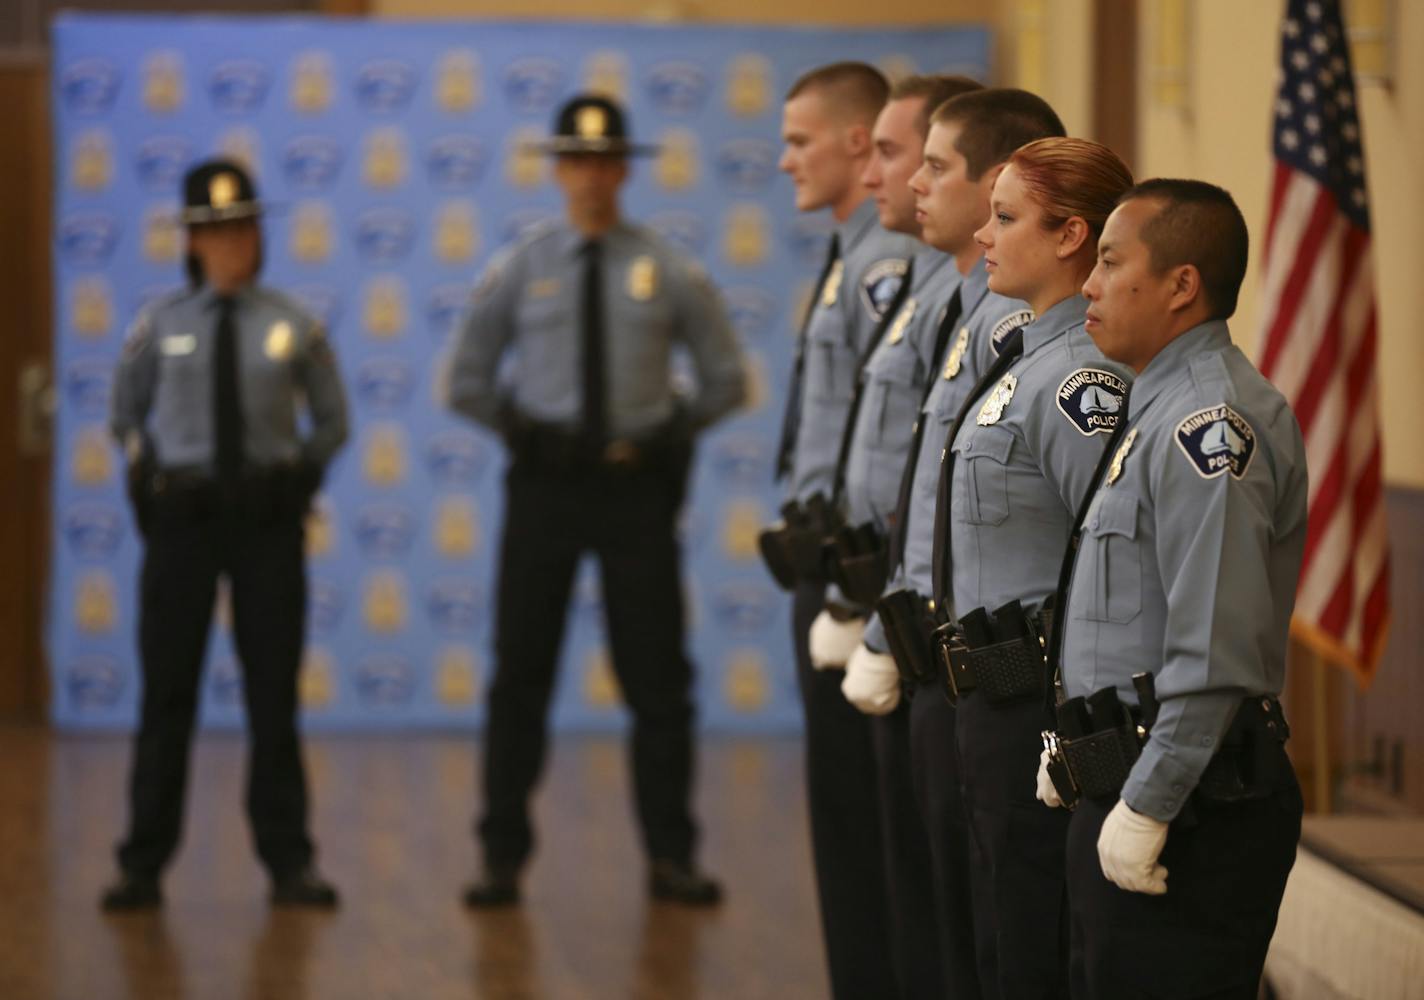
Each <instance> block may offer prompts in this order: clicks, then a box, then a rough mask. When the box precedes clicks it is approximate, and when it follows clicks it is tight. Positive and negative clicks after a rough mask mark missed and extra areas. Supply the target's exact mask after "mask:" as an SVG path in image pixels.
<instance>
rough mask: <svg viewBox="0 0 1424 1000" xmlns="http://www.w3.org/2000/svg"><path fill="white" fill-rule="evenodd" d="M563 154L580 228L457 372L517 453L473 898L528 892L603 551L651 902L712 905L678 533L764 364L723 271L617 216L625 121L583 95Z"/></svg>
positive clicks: (468, 342) (483, 295)
mask: <svg viewBox="0 0 1424 1000" xmlns="http://www.w3.org/2000/svg"><path fill="white" fill-rule="evenodd" d="M547 150H548V152H550V153H552V154H554V155H555V156H556V157H557V159H556V162H555V166H554V177H555V180H556V181H557V182H558V184H559V187H560V188H561V189H562V190H563V193H564V199H565V206H566V210H567V215H566V218H565V219H564V220H562V221H560V222H558V223H551V224H549V225H547V226H542V227H540V228H539V229H537V230H536V231H534V232H533V233H531V234H529V235H527V236H525V237H524V238H522V239H521V240H520V241H519V243H518V245H516V246H515V247H513V248H512V249H510V250H508V251H506V252H504V253H502V254H500V255H499V257H497V258H496V259H495V260H494V261H493V262H492V263H491V264H490V266H489V268H488V270H487V271H486V273H485V275H484V277H483V278H482V279H481V281H480V284H479V288H478V290H477V291H476V292H475V296H474V301H473V303H472V304H471V306H470V309H469V312H468V314H467V315H466V317H465V320H464V323H463V326H462V327H461V328H460V329H459V330H458V331H457V332H456V334H455V338H454V347H453V352H452V357H451V364H450V371H449V403H450V406H451V407H452V408H453V409H455V410H456V411H458V412H459V413H461V414H463V415H465V416H467V417H469V418H471V419H473V420H476V421H478V422H480V423H482V424H484V425H486V426H487V427H491V428H493V429H495V430H496V431H498V432H499V433H500V434H501V435H502V436H503V437H504V440H505V443H506V445H507V447H508V449H509V452H510V457H511V462H510V466H509V473H508V478H507V482H506V505H505V522H504V539H503V542H502V545H501V553H500V569H499V598H498V605H497V612H496V623H495V657H496V666H495V676H494V682H493V684H492V685H491V688H490V701H489V724H488V729H487V731H486V740H485V759H484V775H485V779H484V794H485V809H484V815H483V816H482V818H481V819H480V823H479V834H480V838H481V840H482V842H483V848H484V871H483V873H482V875H481V876H480V877H479V878H478V879H477V880H476V881H475V882H474V883H473V884H472V885H471V886H470V887H469V888H468V890H467V891H466V893H465V902H466V903H467V904H468V905H470V906H491V905H503V904H509V903H513V902H516V901H517V900H518V898H519V876H520V872H521V870H522V868H523V867H524V864H525V862H526V861H527V860H528V858H529V856H530V854H531V852H532V850H533V847H534V833H533V829H532V827H531V825H530V821H529V797H530V794H531V793H532V791H533V788H534V785H535V783H536V782H537V780H538V778H539V773H540V771H541V770H542V767H543V763H544V753H545V743H546V732H545V729H546V724H547V714H548V707H549V697H550V694H551V692H552V690H553V684H554V672H555V667H556V666H557V660H558V655H559V647H560V644H561V641H562V639H563V632H564V620H565V617H566V611H567V608H568V603H569V594H570V590H571V588H572V586H573V582H574V574H575V570H576V569H577V568H578V564H579V560H580V559H581V557H582V556H583V555H584V553H586V552H593V553H594V554H595V555H597V557H598V561H599V566H600V569H601V571H602V577H603V598H604V606H605V609H606V616H607V625H608V638H609V643H610V645H611V646H612V653H613V670H614V673H615V674H616V675H617V677H618V681H619V685H620V687H621V688H622V692H623V697H624V699H625V700H626V701H627V703H628V705H629V707H630V708H631V709H632V712H633V748H632V751H633V752H632V757H633V785H634V790H635V794H636V797H637V806H638V819H639V822H640V824H641V826H642V833H643V846H644V848H645V849H646V851H647V853H648V856H649V859H650V887H651V891H652V894H653V895H654V896H655V897H657V898H661V899H667V900H672V901H675V902H681V903H688V904H694V905H705V904H711V903H715V902H717V901H718V900H719V899H720V897H721V889H720V887H719V886H718V884H717V883H716V882H715V881H713V880H712V879H710V878H708V877H707V876H705V875H703V874H701V873H700V872H699V871H698V870H697V868H696V866H695V864H694V860H695V859H694V854H695V851H696V846H697V844H696V841H697V830H696V825H695V824H694V822H693V819H692V815H691V805H690V802H689V798H690V794H691V784H692V771H693V766H692V765H693V742H692V741H693V732H692V727H693V705H692V695H691V688H692V665H691V663H689V661H688V658H687V655H686V653H685V651H684V637H683V600H682V578H681V573H680V554H679V550H678V542H677V532H676V521H677V516H678V512H679V510H680V509H681V507H682V501H683V496H684V491H685V488H686V480H687V476H688V472H689V466H690V462H691V457H692V444H693V437H694V436H695V434H696V433H698V432H699V431H701V430H703V429H704V428H706V427H708V426H709V425H711V424H712V423H714V422H715V421H717V420H719V419H721V418H722V417H724V416H726V415H727V414H728V413H730V412H731V411H732V410H733V409H735V408H736V407H737V406H738V404H740V403H741V402H742V399H743V395H744V393H745V385H744V367H745V366H744V363H743V359H742V353H741V350H740V348H739V347H738V344H737V341H736V337H735V335H734V334H733V331H732V328H731V325H730V323H729V322H728V319H727V315H726V311H725V310H724V308H723V306H722V301H721V297H720V296H719V295H718V294H717V291H716V289H715V288H714V287H713V286H712V283H711V281H710V280H709V279H708V277H707V275H706V274H705V272H703V271H702V269H701V268H700V267H699V266H698V265H696V264H695V263H693V262H692V261H690V260H688V259H687V258H686V257H684V256H683V255H682V254H681V253H679V252H678V251H676V250H675V249H674V248H672V247H671V246H669V245H668V244H667V243H666V242H664V241H663V240H662V239H660V238H659V237H658V236H656V235H655V234H654V233H652V232H651V231H649V230H647V229H644V228H643V227H641V226H637V225H634V224H632V223H629V222H627V221H625V220H624V219H623V218H622V216H621V214H620V212H619V203H618V192H619V190H620V189H621V188H622V186H623V183H624V181H625V180H626V179H627V177H628V157H629V155H631V154H636V153H639V152H642V151H643V150H642V148H641V147H636V146H634V145H633V144H632V143H631V142H630V141H629V138H628V130H627V127H626V125H625V122H624V116H623V112H622V110H621V109H620V108H619V107H618V106H617V105H616V104H614V103H613V102H612V101H609V100H607V99H605V98H602V97H594V96H580V97H576V98H574V99H573V100H571V101H569V102H568V103H567V104H565V105H564V107H563V108H562V109H561V110H560V111H559V113H558V117H557V121H556V125H555V135H554V137H553V139H552V140H551V141H550V142H549V143H548V145H547ZM678 349H685V350H686V351H687V352H688V353H689V354H690V355H691V359H692V363H693V367H694V370H695V374H696V378H697V387H696V391H695V393H694V394H693V395H691V396H689V397H683V396H680V395H679V394H678V393H677V392H676V391H675V390H674V388H673V384H672V378H671V370H670V362H671V360H672V357H673V354H674V352H675V351H676V350H678ZM510 352H512V353H513V355H514V357H513V359H512V360H513V365H512V370H511V377H510V378H509V380H508V381H502V380H501V379H500V377H499V372H500V368H501V362H502V361H504V360H505V356H506V354H507V353H510Z"/></svg>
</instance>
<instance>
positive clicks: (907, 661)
mask: <svg viewBox="0 0 1424 1000" xmlns="http://www.w3.org/2000/svg"><path fill="white" fill-rule="evenodd" d="M931 112H932V113H931ZM926 114H927V116H928V122H927V123H926V126H927V129H928V133H927V137H926V141H925V144H924V149H923V152H922V155H921V157H920V159H921V160H922V161H923V162H922V164H921V165H920V166H919V168H918V169H917V170H916V171H915V173H914V174H913V176H912V177H911V178H910V181H909V187H910V190H911V194H912V198H913V201H912V202H911V210H912V212H913V217H914V218H915V219H916V225H917V226H918V227H919V229H920V232H921V234H922V239H923V240H924V241H925V242H926V243H927V244H928V245H930V246H932V247H934V248H935V249H936V250H937V251H939V252H941V253H943V254H945V255H947V257H948V258H949V259H950V261H951V264H950V266H951V267H952V269H953V274H954V276H955V278H956V279H957V280H956V281H955V282H954V283H953V284H952V285H951V284H949V283H946V286H947V287H949V288H951V290H952V294H951V295H950V297H949V299H948V301H947V302H946V303H945V305H944V306H943V307H941V308H940V309H939V310H938V311H936V312H931V313H929V314H927V316H926V318H925V319H923V320H922V321H921V322H923V323H925V324H927V325H928V328H929V330H930V331H932V332H933V334H934V341H933V344H932V346H931V347H930V350H931V351H932V352H933V354H932V357H933V360H932V362H931V364H930V371H929V378H928V381H927V383H926V384H925V385H924V387H923V389H922V390H921V393H920V395H919V396H918V397H916V398H915V400H913V402H912V403H911V405H912V406H913V407H914V408H915V409H913V410H912V411H911V415H910V417H909V420H910V427H909V428H908V430H909V431H910V433H911V434H912V439H911V440H910V441H909V442H908V445H907V455H906V459H907V460H904V461H902V462H901V468H900V469H899V470H897V471H895V472H894V474H893V476H892V477H891V479H892V486H891V488H892V489H897V490H898V493H897V495H896V497H895V500H894V503H895V508H894V511H893V513H892V514H891V515H890V517H889V519H888V520H889V523H890V525H891V539H890V541H891V544H890V548H889V552H888V561H887V567H888V570H889V573H890V582H889V583H888V584H887V585H886V587H885V591H886V597H885V600H884V601H883V602H881V603H880V604H879V605H877V613H876V614H875V615H873V616H872V617H871V619H870V621H869V623H868V624H867V626H866V629H865V635H864V638H863V640H862V643H861V645H860V646H859V647H858V648H857V649H856V651H855V652H854V653H853V654H851V658H850V661H849V662H848V664H847V666H846V681H845V684H844V689H845V692H846V696H847V697H848V698H850V699H851V701H852V702H853V703H854V704H856V705H857V706H858V707H859V708H861V710H862V711H866V712H871V713H879V712H885V711H890V710H891V709H893V708H894V707H895V706H896V705H897V704H898V703H899V701H900V697H901V686H902V684H903V686H904V689H905V691H906V692H908V693H907V695H906V698H907V700H908V701H909V706H908V710H907V712H908V730H909V733H908V743H909V755H910V762H909V772H910V775H911V778H912V782H913V788H914V795H915V801H916V803H917V805H918V807H919V817H920V819H921V820H922V821H923V824H924V827H925V831H926V834H927V839H928V844H929V851H930V858H931V864H930V866H929V871H928V875H929V877H928V878H927V879H926V882H927V884H928V887H929V889H930V890H931V891H932V893H933V897H934V900H935V910H936V914H937V918H938V936H937V940H936V944H937V948H936V951H937V956H938V958H939V960H940V963H941V966H942V976H943V979H944V982H945V983H946V993H947V994H948V995H949V996H956V997H958V996H974V997H977V996H978V995H979V993H980V984H979V974H978V969H977V966H976V962H975V953H974V920H975V913H974V906H973V904H972V902H971V899H970V888H969V833H968V826H967V820H966V818H965V814H964V804H963V801H962V800H961V797H960V789H959V781H960V779H959V768H958V767H957V760H958V754H959V751H958V747H957V745H956V739H955V725H954V722H955V710H954V707H953V706H952V705H951V704H950V703H949V701H948V700H947V699H946V698H945V694H944V685H943V681H942V674H941V673H940V672H939V671H937V669H936V665H935V663H934V662H933V660H932V658H931V656H930V634H931V632H932V631H933V628H934V624H933V616H934V615H935V614H936V613H937V614H938V615H939V616H940V618H941V619H942V620H944V621H948V620H952V610H953V609H952V608H950V607H946V606H941V607H939V608H937V609H936V608H930V607H928V602H929V595H930V593H931V590H932V583H931V569H932V565H933V560H932V548H933V541H934V511H935V490H936V485H937V483H938V481H939V467H940V455H941V452H942V450H943V448H944V437H945V434H946V433H947V431H948V430H949V427H950V425H951V424H952V423H953V421H954V417H955V415H956V414H957V413H958V412H959V409H960V407H961V406H962V405H963V403H964V401H965V399H966V397H967V396H968V395H969V393H970V392H971V391H972V389H973V387H974V383H975V382H976V381H977V380H978V378H979V376H980V375H981V374H982V373H983V372H984V371H985V370H987V369H988V367H989V366H990V365H991V364H992V363H993V360H994V358H995V357H996V349H997V345H998V344H1000V343H1002V342H1003V340H1004V339H1005V338H1006V337H1007V336H1008V334H1009V333H1011V332H1012V331H1013V330H1015V329H1017V328H1018V327H1019V326H1023V325H1026V324H1027V323H1028V322H1030V321H1031V320H1032V319H1033V313H1032V312H1031V311H1030V310H1029V308H1028V304H1027V303H1025V302H1023V301H1021V300H1019V299H1013V298H1008V297H1006V296H1002V295H996V294H994V293H993V292H991V291H989V288H988V271H987V270H986V269H985V266H984V257H983V252H982V251H981V249H980V247H979V245H978V244H977V243H975V241H974V233H975V231H976V230H977V229H978V228H979V227H980V226H981V225H983V223H984V221H985V220H986V219H988V217H989V195H990V192H991V191H992V190H993V186H994V181H995V179H996V178H997V177H998V175H999V171H1000V170H1001V169H1002V167H1003V164H1004V162H1005V161H1006V160H1007V159H1008V157H1009V155H1010V154H1012V153H1013V151H1014V150H1015V149H1017V148H1018V147H1019V146H1021V145H1023V144H1024V143H1026V142H1030V141H1032V140H1034V139H1039V138H1043V137H1045V136H1053V135H1062V134H1063V124H1062V122H1060V121H1059V120H1058V116H1057V115H1056V114H1055V113H1054V111H1053V109H1052V108H1050V107H1049V106H1048V104H1047V103H1046V102H1045V101H1044V100H1043V99H1042V98H1040V97H1038V96H1036V95H1034V94H1030V93H1028V92H1027V91H1023V90H1015V89H1010V88H997V87H996V88H990V89H976V90H974V91H972V92H969V93H964V94H960V95H959V96H956V97H954V98H952V99H950V100H948V101H946V102H944V103H942V104H937V105H936V106H935V107H934V108H928V107H927V108H926ZM916 312H917V313H918V309H917V310H916ZM917 318H918V317H917ZM913 325H914V320H912V326H913ZM924 332H925V331H924V330H921V331H920V335H921V336H923V334H924ZM903 420H904V416H903V411H901V412H900V413H898V414H897V421H903ZM884 485H885V484H884V483H880V484H879V488H881V489H883V488H884ZM891 652H893V654H894V658H893V659H892V658H891V656H890V655H889V653H891ZM891 717H892V718H893V716H891ZM924 874H925V873H922V877H923V875H924ZM986 919H987V916H986Z"/></svg>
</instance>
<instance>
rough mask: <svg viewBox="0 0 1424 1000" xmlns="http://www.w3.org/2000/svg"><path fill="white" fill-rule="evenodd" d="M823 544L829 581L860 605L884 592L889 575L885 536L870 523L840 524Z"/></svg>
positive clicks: (870, 602) (867, 604) (875, 598)
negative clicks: (853, 525) (852, 525)
mask: <svg viewBox="0 0 1424 1000" xmlns="http://www.w3.org/2000/svg"><path fill="white" fill-rule="evenodd" d="M825 545H826V548H827V551H826V553H825V557H826V567H827V569H828V570H829V572H830V578H831V582H832V583H834V584H835V585H836V586H837V587H839V588H840V590H841V593H843V594H845V596H846V597H847V598H849V599H850V600H851V601H853V602H854V603H856V604H859V605H861V606H862V607H869V606H870V605H872V604H874V603H875V602H876V601H877V600H878V599H879V598H880V595H881V594H882V593H884V592H885V583H886V580H888V579H889V576H890V558H889V550H888V547H887V545H886V541H885V537H884V536H883V535H882V534H881V533H880V532H879V531H878V530H877V529H876V527H875V525H873V524H869V523H866V524H858V525H856V526H855V527H851V526H850V525H848V524H842V525H841V526H840V527H838V528H837V529H836V530H835V531H834V532H832V533H831V535H830V536H829V537H828V538H827V539H826V541H825Z"/></svg>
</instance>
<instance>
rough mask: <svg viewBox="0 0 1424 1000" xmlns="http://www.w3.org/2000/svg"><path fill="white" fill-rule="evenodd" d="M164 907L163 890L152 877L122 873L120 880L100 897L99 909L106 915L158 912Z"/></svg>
mask: <svg viewBox="0 0 1424 1000" xmlns="http://www.w3.org/2000/svg"><path fill="white" fill-rule="evenodd" d="M162 905H163V890H161V889H160V888H159V887H158V879H157V877H155V876H152V875H135V874H134V873H133V872H120V873H119V878H118V880H117V881H116V882H115V883H114V884H113V885H111V886H109V887H108V888H107V889H105V890H104V894H103V895H102V896H100V897H99V909H101V910H103V911H104V912H105V913H129V912H132V911H134V910H156V909H158V907H160V906H162Z"/></svg>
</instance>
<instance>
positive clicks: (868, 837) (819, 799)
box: [791, 584, 898, 1000]
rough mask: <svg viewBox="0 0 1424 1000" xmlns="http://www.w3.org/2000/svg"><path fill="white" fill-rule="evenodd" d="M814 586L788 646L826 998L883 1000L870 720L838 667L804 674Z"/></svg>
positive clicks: (882, 896) (884, 948)
mask: <svg viewBox="0 0 1424 1000" xmlns="http://www.w3.org/2000/svg"><path fill="white" fill-rule="evenodd" d="M824 600H825V589H824V588H823V587H822V586H820V585H819V584H801V585H799V586H798V587H797V588H796V592H795V602H794V604H793V607H792V616H791V622H792V623H791V629H792V633H791V641H792V646H793V648H794V649H795V651H796V676H797V680H798V681H799V683H800V687H801V702H802V708H803V710H804V712H805V717H806V735H805V740H806V791H807V799H808V811H809V813H810V821H811V857H812V861H813V863H814V864H815V867H816V890H817V894H818V896H819V899H820V904H821V933H822V936H823V938H824V940H825V944H826V960H827V963H828V966H829V969H830V979H831V995H832V996H833V997H835V998H836V1000H861V998H865V997H893V996H895V995H896V992H897V989H898V986H897V984H896V980H895V970H894V966H893V963H892V960H891V956H890V930H889V915H888V907H887V904H886V878H885V862H884V846H883V845H884V841H883V840H882V838H881V833H880V819H879V807H878V803H879V791H878V788H877V781H876V773H875V772H876V765H875V752H874V749H873V747H872V744H871V736H870V719H869V718H868V717H867V716H866V715H864V714H863V713H861V712H860V710H859V709H857V708H856V707H855V706H854V705H852V704H851V703H850V702H848V701H846V699H845V695H843V694H841V681H842V680H844V678H845V672H844V671H841V670H813V669H812V667H811V653H810V650H809V648H808V646H807V634H808V633H809V632H810V629H811V623H812V622H813V621H815V619H816V616H817V615H818V614H820V612H821V608H822V607H823V606H824Z"/></svg>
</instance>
